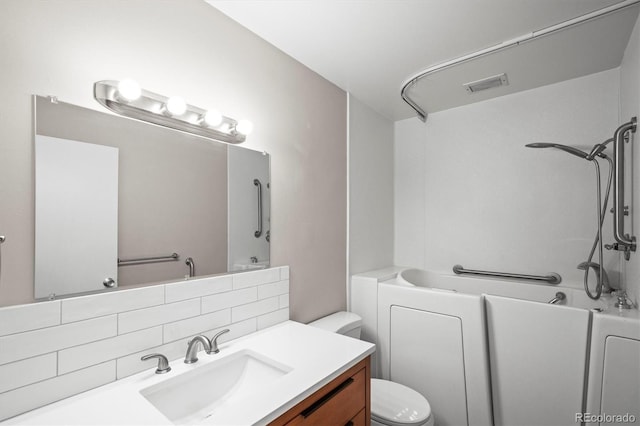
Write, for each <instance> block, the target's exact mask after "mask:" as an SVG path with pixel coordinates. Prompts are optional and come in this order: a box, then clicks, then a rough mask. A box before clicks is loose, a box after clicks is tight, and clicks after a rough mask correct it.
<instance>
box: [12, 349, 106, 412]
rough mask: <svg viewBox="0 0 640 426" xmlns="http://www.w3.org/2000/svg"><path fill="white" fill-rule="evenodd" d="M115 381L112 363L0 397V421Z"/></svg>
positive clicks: (59, 377) (15, 390)
mask: <svg viewBox="0 0 640 426" xmlns="http://www.w3.org/2000/svg"><path fill="white" fill-rule="evenodd" d="M115 378H116V362H115V360H113V361H109V362H105V363H104V364H100V365H95V366H93V367H89V368H86V369H84V370H79V371H76V372H73V373H70V374H65V375H62V376H57V377H55V378H53V379H49V380H44V381H42V382H38V383H34V384H32V385H28V386H23V387H21V388H18V389H14V390H11V391H9V392H5V393H2V394H0V419H6V418H8V417H13V416H16V415H18V414H21V413H24V412H25V411H29V410H33V409H34V408H38V407H42V406H43V405H46V404H50V403H52V402H55V401H58V400H60V399H63V398H67V397H69V396H72V395H75V394H77V393H80V392H84V391H87V390H89V389H93V388H97V387H98V386H102V385H105V384H107V383H109V382H112V381H114V380H115Z"/></svg>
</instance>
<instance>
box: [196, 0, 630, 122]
mask: <svg viewBox="0 0 640 426" xmlns="http://www.w3.org/2000/svg"><path fill="white" fill-rule="evenodd" d="M206 1H207V2H208V3H209V4H211V5H212V6H213V7H215V8H217V9H219V10H220V11H222V12H223V13H225V14H226V15H228V16H229V17H231V18H232V19H234V20H235V21H237V22H239V23H240V24H241V25H243V26H245V27H246V28H248V29H249V30H251V31H253V32H254V33H256V34H258V35H259V36H260V37H262V38H263V39H265V40H266V41H268V42H269V43H271V44H273V45H274V46H276V47H278V48H279V49H281V50H282V51H284V52H285V53H287V54H289V55H290V56H292V57H294V58H295V59H297V60H298V61H300V62H301V63H303V64H305V65H306V66H308V67H309V68H311V69H312V70H314V71H316V72H317V73H319V74H320V75H322V76H323V77H325V78H326V79H327V80H329V81H331V82H333V83H334V84H336V85H337V86H339V87H340V88H342V89H344V90H346V91H348V92H351V93H352V94H353V95H354V96H355V97H356V98H358V99H359V100H360V101H362V102H364V103H366V104H367V105H369V106H371V107H372V108H373V109H375V110H376V111H378V112H379V113H381V114H382V115H384V116H386V117H388V118H389V119H392V120H400V119H404V118H409V117H413V116H415V113H414V111H413V110H412V109H411V108H410V107H409V106H408V105H407V104H405V103H404V101H402V99H401V98H400V89H401V87H402V84H403V82H404V81H405V80H407V79H408V78H409V77H411V76H413V75H414V74H416V73H417V72H419V71H421V70H423V69H426V68H429V67H431V66H433V65H436V64H439V63H442V62H445V61H447V60H450V59H453V58H457V57H459V56H463V55H465V54H468V53H471V52H474V51H477V50H480V49H483V48H487V47H490V46H493V45H496V44H499V43H501V42H503V41H505V40H510V39H513V38H514V37H518V36H521V35H523V34H526V33H529V32H533V31H537V30H540V29H543V28H546V27H549V26H551V25H554V24H558V23H560V22H563V21H566V20H568V19H571V18H574V17H577V16H580V15H583V14H586V13H589V12H592V11H594V10H597V9H601V8H603V7H607V6H610V5H612V4H615V3H619V2H620V0H242V1H238V0H206ZM624 13H635V14H636V15H637V8H634V11H633V12H624ZM626 21H629V22H631V24H632V25H631V28H633V23H635V15H634V18H633V19H627V20H626ZM610 32H614V29H613V28H611V29H610V31H609V29H606V30H605V31H603V28H602V25H600V26H596V28H595V29H594V30H593V33H592V35H594V36H595V37H596V38H598V37H600V36H601V35H602V36H604V35H606V34H608V33H610ZM630 32H631V30H630V29H629V28H625V30H624V32H623V34H622V35H621V36H620V35H618V36H617V37H614V39H616V40H623V41H624V45H626V40H628V37H629V34H630ZM625 37H626V39H625ZM618 44H620V43H618ZM605 50H606V49H605ZM617 50H618V51H619V50H620V48H618V49H617ZM623 50H624V49H622V51H623ZM600 51H602V49H600ZM605 53H606V52H605ZM594 55H595V56H598V55H599V53H597V52H595V53H594V52H589V56H594ZM560 56H562V55H560ZM610 56H612V58H608V59H607V60H606V61H605V60H600V61H599V63H603V64H605V65H601V66H605V67H609V68H611V67H615V66H618V65H619V63H620V60H621V55H620V54H619V53H618V54H617V55H610ZM613 56H615V57H613ZM556 57H557V55H556ZM526 58H527V55H525V56H524V59H523V58H522V55H521V58H520V59H519V61H522V60H526ZM571 60H573V59H571ZM616 61H617V64H613V65H611V64H612V63H615V62H616ZM574 62H575V61H574ZM532 65H533V64H532ZM567 67H569V65H567V66H559V64H558V63H554V64H553V67H549V68H553V69H558V70H560V71H562V70H563V69H564V68H567ZM485 68H486V65H485ZM531 68H532V69H534V70H535V71H534V72H532V73H531V74H532V75H533V76H534V77H535V76H536V75H539V70H540V68H541V67H540V66H539V64H538V66H537V67H531ZM542 68H545V67H542ZM573 68H575V65H574V66H573ZM527 69H528V67H526V66H524V67H523V66H520V67H519V69H518V71H517V72H520V73H524V72H526V70H527ZM501 72H502V71H501ZM588 72H595V71H591V70H589V71H588ZM585 73H586V72H585ZM494 74H495V73H494ZM469 75H470V74H468V75H466V76H465V78H467V81H473V80H477V79H481V78H484V77H488V76H489V75H491V74H487V75H485V74H484V73H483V74H482V75H477V76H475V77H473V78H468V77H469ZM567 75H568V73H567V71H566V70H564V71H563V72H558V75H557V76H551V77H550V78H549V79H547V80H545V81H544V82H543V83H542V84H549V83H550V82H554V79H555V81H561V80H562V79H566V78H567ZM514 77H515V78H516V80H517V79H518V76H517V75H515V76H514V75H509V78H510V81H512V80H513V78H514ZM537 85H540V84H537ZM531 87H536V85H535V84H534V85H533V86H531ZM457 88H458V87H457V86H456V90H457ZM524 88H526V87H525V86H522V87H521V88H519V89H518V90H523V89H524ZM422 96H423V97H424V96H425V95H424V94H422ZM426 97H430V102H431V104H430V106H429V107H427V111H431V112H433V111H437V110H439V109H445V108H450V107H452V106H456V105H459V104H463V103H470V102H473V101H474V99H473V98H471V97H466V98H463V99H462V101H458V102H452V101H451V97H450V95H447V94H446V93H437V94H434V95H433V96H429V95H427V96H426ZM489 97H491V96H489ZM436 98H437V99H436ZM440 98H442V99H440ZM477 99H478V98H476V100H477ZM438 102H440V104H439V103H438Z"/></svg>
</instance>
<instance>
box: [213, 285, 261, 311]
mask: <svg viewBox="0 0 640 426" xmlns="http://www.w3.org/2000/svg"><path fill="white" fill-rule="evenodd" d="M256 300H258V289H257V288H256V287H249V288H244V289H241V290H233V291H227V292H224V293H219V294H214V295H212V296H206V297H203V298H202V313H203V314H206V313H208V312H215V311H219V310H221V309H224V308H231V307H233V306H238V305H244V304H245V303H250V302H255V301H256Z"/></svg>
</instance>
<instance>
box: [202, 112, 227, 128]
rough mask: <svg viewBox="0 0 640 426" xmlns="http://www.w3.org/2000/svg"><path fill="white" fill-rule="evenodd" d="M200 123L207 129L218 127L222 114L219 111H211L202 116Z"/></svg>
mask: <svg viewBox="0 0 640 426" xmlns="http://www.w3.org/2000/svg"><path fill="white" fill-rule="evenodd" d="M202 121H204V122H205V124H206V125H207V126H209V127H218V126H219V125H220V123H222V114H221V113H220V111H218V110H215V109H212V110H210V111H207V112H206V113H205V114H204V116H203V117H202Z"/></svg>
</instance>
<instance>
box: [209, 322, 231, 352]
mask: <svg viewBox="0 0 640 426" xmlns="http://www.w3.org/2000/svg"><path fill="white" fill-rule="evenodd" d="M228 332H229V329H228V328H225V329H224V330H222V331H221V332H220V333H216V335H215V336H213V337H212V338H211V352H208V353H212V354H217V353H218V352H220V349H218V337H220V336H222V335H223V334H224V333H228Z"/></svg>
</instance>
